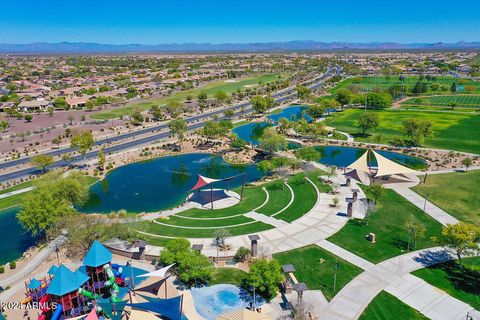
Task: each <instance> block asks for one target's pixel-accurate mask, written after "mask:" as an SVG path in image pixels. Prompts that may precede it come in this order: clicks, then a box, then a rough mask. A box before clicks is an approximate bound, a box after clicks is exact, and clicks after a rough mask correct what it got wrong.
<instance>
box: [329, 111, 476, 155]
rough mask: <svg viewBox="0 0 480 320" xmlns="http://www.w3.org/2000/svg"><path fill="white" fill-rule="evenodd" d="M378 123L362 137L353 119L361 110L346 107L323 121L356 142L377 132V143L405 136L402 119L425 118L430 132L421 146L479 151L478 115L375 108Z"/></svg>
mask: <svg viewBox="0 0 480 320" xmlns="http://www.w3.org/2000/svg"><path fill="white" fill-rule="evenodd" d="M368 112H375V113H377V114H378V116H379V124H380V125H379V126H378V128H376V129H373V130H370V131H368V132H367V133H368V135H367V136H366V137H365V136H362V135H361V131H360V129H359V128H358V127H357V119H358V118H359V117H360V116H361V115H362V114H363V113H364V111H363V110H359V109H349V110H345V111H343V112H338V113H335V114H333V115H332V116H331V117H329V118H328V119H327V122H326V124H327V125H329V126H332V127H335V128H337V130H340V131H345V132H348V133H350V134H352V135H354V136H355V140H357V141H367V142H374V141H373V136H374V135H376V134H379V135H381V138H380V143H384V144H388V143H390V142H391V141H393V139H394V138H395V137H400V138H405V135H404V134H403V132H402V129H403V126H402V121H403V120H405V119H408V118H416V119H421V120H429V121H430V122H431V123H432V131H433V135H432V136H431V137H428V138H426V140H425V146H427V147H433V148H439V149H449V150H458V151H466V152H473V153H480V140H479V139H478V136H479V135H480V129H479V128H480V115H478V114H464V113H456V112H448V113H447V112H434V111H412V110H408V111H407V110H379V111H368Z"/></svg>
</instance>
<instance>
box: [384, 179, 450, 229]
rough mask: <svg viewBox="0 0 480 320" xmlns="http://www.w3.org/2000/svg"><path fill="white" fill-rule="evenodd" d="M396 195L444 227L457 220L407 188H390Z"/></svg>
mask: <svg viewBox="0 0 480 320" xmlns="http://www.w3.org/2000/svg"><path fill="white" fill-rule="evenodd" d="M391 189H393V190H394V191H395V192H396V193H398V194H399V195H401V196H402V197H404V198H405V199H407V200H408V201H410V202H411V203H412V204H414V205H415V206H416V207H418V208H419V209H421V210H424V209H425V213H426V214H428V215H429V216H431V217H432V218H433V219H435V220H437V221H438V222H440V223H441V224H443V225H444V226H446V225H447V224H457V223H458V220H457V219H456V218H454V217H452V216H451V215H449V214H448V213H446V212H445V211H443V210H442V209H440V208H439V207H437V206H436V205H434V204H433V203H431V202H430V201H428V200H427V199H425V198H423V197H422V196H420V195H419V194H418V193H416V192H415V191H413V190H411V189H409V188H402V187H398V186H392V188H391Z"/></svg>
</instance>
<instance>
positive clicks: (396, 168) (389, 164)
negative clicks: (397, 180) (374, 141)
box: [372, 150, 418, 177]
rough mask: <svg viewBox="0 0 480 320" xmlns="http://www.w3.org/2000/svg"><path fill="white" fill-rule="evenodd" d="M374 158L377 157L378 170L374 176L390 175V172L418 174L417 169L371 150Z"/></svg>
mask: <svg viewBox="0 0 480 320" xmlns="http://www.w3.org/2000/svg"><path fill="white" fill-rule="evenodd" d="M372 153H373V155H374V156H375V159H377V166H378V170H377V173H376V175H375V176H376V177H382V176H390V175H392V174H418V171H415V170H412V169H410V168H407V167H405V166H402V165H400V164H398V163H396V162H394V161H392V160H389V159H387V158H385V157H384V156H382V155H380V154H378V153H376V152H375V151H373V150H372Z"/></svg>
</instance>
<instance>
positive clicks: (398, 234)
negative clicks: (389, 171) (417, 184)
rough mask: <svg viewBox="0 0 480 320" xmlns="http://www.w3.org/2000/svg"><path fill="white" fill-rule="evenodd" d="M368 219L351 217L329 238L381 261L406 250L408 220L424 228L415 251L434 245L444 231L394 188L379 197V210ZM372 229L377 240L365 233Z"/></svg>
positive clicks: (351, 249) (368, 257) (369, 258)
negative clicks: (372, 239) (373, 240)
mask: <svg viewBox="0 0 480 320" xmlns="http://www.w3.org/2000/svg"><path fill="white" fill-rule="evenodd" d="M367 221H368V224H367V223H366V221H365V220H360V219H352V220H349V221H348V223H347V224H346V225H345V226H344V227H343V228H342V229H341V230H340V231H339V232H337V233H336V234H334V235H333V236H332V237H330V238H329V240H330V241H331V242H333V243H335V244H337V245H339V246H341V247H343V248H345V249H347V250H349V251H351V252H353V253H355V254H356V255H359V256H361V257H363V258H365V259H366V260H368V261H371V262H374V263H378V262H381V261H383V260H386V259H388V258H391V257H394V256H397V255H400V254H403V253H406V251H407V244H408V233H407V228H406V226H405V225H406V223H407V221H416V222H418V223H420V224H422V225H423V226H424V227H425V236H424V237H423V238H422V239H418V240H417V244H416V247H415V248H414V249H415V250H418V249H422V248H427V247H432V246H434V245H435V244H434V243H433V241H432V240H431V237H432V236H438V235H439V234H440V233H441V228H442V225H441V224H440V223H438V222H437V221H435V220H433V219H432V218H431V217H430V216H428V215H427V214H425V213H424V212H423V211H422V210H420V209H418V208H417V207H416V206H414V205H413V204H411V203H410V202H408V201H407V200H406V199H404V198H403V197H402V196H400V195H398V194H397V193H396V192H395V191H393V190H389V189H386V190H385V191H384V193H383V195H382V197H381V198H380V199H379V200H378V203H377V207H376V210H375V212H374V213H373V214H371V216H370V217H369V218H368V219H367ZM370 232H373V233H375V234H376V237H377V239H376V243H374V244H372V243H370V241H367V240H366V238H365V236H366V235H367V234H369V233H370Z"/></svg>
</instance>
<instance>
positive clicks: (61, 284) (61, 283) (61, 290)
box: [47, 264, 89, 296]
mask: <svg viewBox="0 0 480 320" xmlns="http://www.w3.org/2000/svg"><path fill="white" fill-rule="evenodd" d="M88 279H89V278H88V277H87V276H86V275H85V274H83V273H81V272H72V271H71V270H70V269H68V268H67V267H65V266H64V265H63V264H62V265H61V266H60V267H59V268H58V270H57V272H55V276H54V278H53V280H52V282H51V283H50V285H49V286H48V289H47V293H48V294H53V295H55V296H63V295H65V294H67V293H70V292H73V291H77V290H78V288H80V286H81V285H82V284H84V283H85V281H87V280H88Z"/></svg>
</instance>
